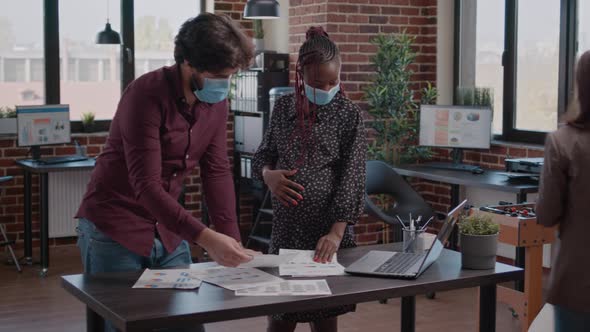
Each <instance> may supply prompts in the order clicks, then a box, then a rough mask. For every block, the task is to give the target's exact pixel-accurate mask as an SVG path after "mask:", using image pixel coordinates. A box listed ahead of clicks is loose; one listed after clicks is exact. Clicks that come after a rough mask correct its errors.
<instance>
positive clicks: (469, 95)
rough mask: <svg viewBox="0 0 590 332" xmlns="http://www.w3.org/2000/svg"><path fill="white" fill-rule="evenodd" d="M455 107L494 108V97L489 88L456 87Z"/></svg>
mask: <svg viewBox="0 0 590 332" xmlns="http://www.w3.org/2000/svg"><path fill="white" fill-rule="evenodd" d="M456 97H457V98H456V99H457V105H463V106H482V107H490V108H492V109H493V108H494V97H493V92H492V89H491V88H481V87H463V86H460V87H457V90H456Z"/></svg>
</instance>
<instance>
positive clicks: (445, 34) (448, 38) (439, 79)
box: [436, 0, 455, 105]
mask: <svg viewBox="0 0 590 332" xmlns="http://www.w3.org/2000/svg"><path fill="white" fill-rule="evenodd" d="M437 6H438V7H437V17H436V20H437V22H438V24H437V31H436V87H437V89H438V92H439V95H438V100H437V102H438V104H440V105H451V104H452V103H453V74H454V69H453V59H454V56H453V52H454V41H455V37H454V20H455V1H453V0H438V3H437Z"/></svg>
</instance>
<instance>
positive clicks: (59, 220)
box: [48, 170, 92, 238]
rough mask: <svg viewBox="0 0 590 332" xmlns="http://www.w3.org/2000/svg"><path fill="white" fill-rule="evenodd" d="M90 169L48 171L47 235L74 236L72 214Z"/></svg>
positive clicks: (82, 193) (83, 189)
mask: <svg viewBox="0 0 590 332" xmlns="http://www.w3.org/2000/svg"><path fill="white" fill-rule="evenodd" d="M91 173H92V170H81V171H68V172H56V173H49V190H48V194H49V237H50V238H57V237H68V236H76V235H77V234H76V225H77V220H76V219H74V215H75V214H76V211H77V210H78V207H79V206H80V202H81V201H82V197H83V196H84V193H85V192H86V185H87V184H88V181H89V180H90V174H91Z"/></svg>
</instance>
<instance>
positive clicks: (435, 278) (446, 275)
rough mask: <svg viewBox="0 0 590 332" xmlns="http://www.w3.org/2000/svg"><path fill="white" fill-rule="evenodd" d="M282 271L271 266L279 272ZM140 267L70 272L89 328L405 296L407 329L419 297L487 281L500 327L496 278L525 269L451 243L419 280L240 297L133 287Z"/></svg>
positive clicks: (342, 280) (354, 252) (486, 299)
mask: <svg viewBox="0 0 590 332" xmlns="http://www.w3.org/2000/svg"><path fill="white" fill-rule="evenodd" d="M397 247H399V245H397V244H388V245H379V246H365V247H359V248H354V249H345V250H341V251H340V252H339V253H338V258H339V260H340V262H341V263H342V264H343V265H344V266H347V265H349V264H351V263H352V262H353V261H355V260H356V259H358V258H359V257H361V256H362V255H364V254H365V253H366V252H367V251H368V250H395V248H397ZM276 270H277V269H269V270H267V271H269V272H271V273H275V274H276V273H277V271H276ZM140 274H141V273H138V272H133V273H116V274H103V275H96V276H87V275H69V276H63V277H62V284H63V287H64V288H65V289H66V290H67V291H68V292H69V293H71V294H72V295H74V296H76V297H77V298H78V299H79V300H80V301H82V302H83V303H84V304H86V306H87V326H88V331H100V329H101V327H102V325H103V324H104V319H106V320H109V321H110V322H112V323H113V324H114V325H115V326H116V327H117V328H118V329H120V330H121V331H143V330H145V329H155V328H164V327H190V326H194V325H195V324H198V323H212V322H219V321H228V320H234V319H243V318H249V317H257V316H265V315H271V314H277V313H282V312H290V311H301V310H314V309H320V308H325V307H329V306H337V305H343V304H353V303H362V302H370V301H378V300H382V299H386V298H397V297H401V298H402V316H401V317H402V320H401V331H403V332H411V331H414V327H415V326H414V325H415V305H416V302H415V297H414V296H416V295H420V294H426V293H428V292H433V291H446V290H453V289H460V288H468V287H477V286H479V287H480V297H479V305H480V311H479V331H486V332H489V331H495V326H496V284H498V283H502V282H507V281H513V280H517V279H521V278H523V275H524V273H523V270H522V269H520V268H518V267H513V266H510V265H505V264H501V263H497V264H496V268H495V270H479V271H476V270H462V269H461V256H460V254H459V253H457V252H454V251H450V250H444V251H443V253H442V255H441V257H440V258H439V259H438V260H437V262H435V263H434V264H433V265H432V266H431V267H430V268H429V269H428V270H426V271H425V272H424V274H423V275H422V276H420V278H418V279H417V280H397V279H388V278H372V277H358V276H338V277H328V278H326V279H327V281H328V284H329V285H330V288H331V290H332V293H333V294H332V295H328V296H306V297H299V296H292V297H236V296H234V292H232V291H228V290H225V289H222V288H219V287H216V286H212V285H210V284H207V283H203V285H202V286H201V288H200V289H199V290H198V291H181V290H146V289H132V288H131V286H132V285H133V284H134V283H135V281H136V280H137V278H138V277H139V275H140ZM474 304H475V303H474ZM261 328H262V327H261Z"/></svg>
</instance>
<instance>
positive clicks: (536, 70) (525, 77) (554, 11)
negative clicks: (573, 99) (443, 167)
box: [456, 0, 590, 144]
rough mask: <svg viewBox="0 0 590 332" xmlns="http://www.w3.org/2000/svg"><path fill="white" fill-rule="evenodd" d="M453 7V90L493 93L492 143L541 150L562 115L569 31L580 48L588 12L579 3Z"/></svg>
mask: <svg viewBox="0 0 590 332" xmlns="http://www.w3.org/2000/svg"><path fill="white" fill-rule="evenodd" d="M578 1H579V2H578ZM457 3H458V4H459V7H458V11H457V13H458V17H459V20H458V24H457V25H456V27H457V31H456V34H457V37H458V39H457V40H458V43H457V46H456V47H457V49H456V52H457V54H459V59H458V66H457V68H456V77H457V80H456V84H457V85H461V86H472V85H475V86H479V87H489V88H492V89H493V93H494V122H493V133H494V134H495V135H496V138H499V139H503V140H508V141H516V142H527V143H537V144H542V143H543V142H544V139H545V135H546V133H547V132H549V131H553V130H555V129H556V128H557V124H558V119H559V115H560V114H561V112H564V111H565V110H566V109H567V104H568V102H569V99H570V96H571V81H572V76H573V75H572V74H573V71H572V69H573V63H574V61H573V59H574V56H575V38H576V37H575V30H576V28H577V29H578V37H579V42H580V48H582V47H585V46H584V45H585V43H587V42H586V41H585V40H588V37H587V34H588V30H589V29H588V26H587V25H585V24H588V20H589V19H590V6H589V5H588V4H587V3H586V2H585V1H581V0H519V1H512V0H505V1H499V0H498V1H468V0H461V1H458V2H457ZM576 4H578V6H579V7H577V6H576ZM532 13H534V15H533V14H532ZM577 15H579V25H578V26H576V20H575V19H576V16H577ZM470 45H471V46H470ZM473 45H475V46H473Z"/></svg>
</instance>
